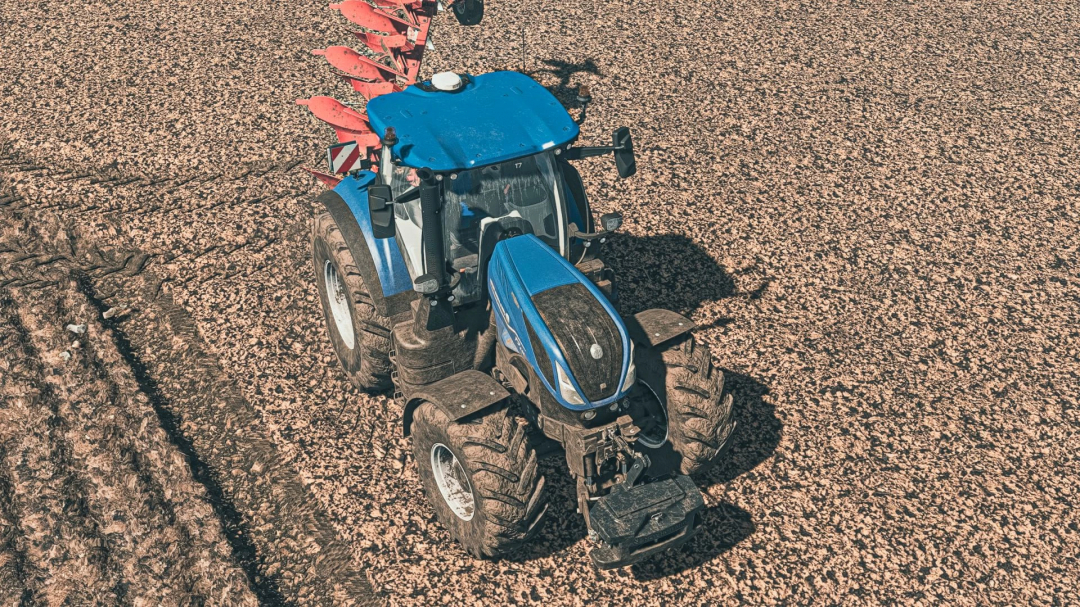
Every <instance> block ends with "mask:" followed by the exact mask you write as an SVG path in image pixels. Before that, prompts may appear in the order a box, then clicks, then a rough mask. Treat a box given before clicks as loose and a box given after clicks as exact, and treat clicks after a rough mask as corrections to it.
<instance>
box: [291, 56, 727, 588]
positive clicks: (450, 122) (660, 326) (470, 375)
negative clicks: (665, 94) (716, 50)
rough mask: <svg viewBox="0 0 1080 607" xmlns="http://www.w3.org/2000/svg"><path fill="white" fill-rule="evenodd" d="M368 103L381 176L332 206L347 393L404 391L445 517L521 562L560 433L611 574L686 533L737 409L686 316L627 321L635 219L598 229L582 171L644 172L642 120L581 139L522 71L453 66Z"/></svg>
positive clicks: (337, 328)
mask: <svg viewBox="0 0 1080 607" xmlns="http://www.w3.org/2000/svg"><path fill="white" fill-rule="evenodd" d="M367 113H368V117H369V120H370V122H371V125H372V127H373V130H374V132H376V133H378V134H379V137H380V138H381V144H382V145H381V149H380V151H379V152H378V155H377V163H375V164H377V169H376V170H367V169H364V170H358V171H353V172H351V173H349V174H348V175H347V176H346V177H345V178H344V179H342V180H341V181H340V183H338V185H337V186H336V187H334V189H333V190H331V191H328V192H326V193H324V194H323V195H322V196H320V197H319V199H318V203H319V204H318V205H317V206H316V214H315V217H314V228H313V235H312V243H313V258H314V264H315V273H316V277H317V282H318V287H319V294H320V297H321V300H322V306H323V310H324V313H325V316H326V321H327V326H328V329H329V333H330V338H331V340H332V342H333V346H334V349H335V351H336V352H337V355H338V358H339V359H340V360H341V364H342V366H343V367H344V369H345V372H346V373H347V374H348V376H349V378H350V379H351V381H352V382H353V383H355V384H356V385H357V386H359V387H360V388H362V389H364V390H368V391H373V392H375V391H383V390H389V389H393V390H394V391H395V394H397V395H400V396H401V398H402V400H403V401H404V409H403V417H402V423H403V431H404V433H405V434H406V435H410V436H411V437H412V444H413V450H414V455H415V459H416V464H417V468H418V472H419V476H420V478H421V479H422V482H423V486H424V489H425V491H426V493H427V497H428V500H429V501H430V503H431V506H432V507H433V508H434V510H435V512H436V514H437V516H438V518H439V520H440V521H441V522H442V524H443V525H444V526H445V527H446V528H447V529H448V530H449V532H450V533H451V535H453V536H454V537H455V538H456V539H457V540H458V541H459V542H460V543H461V544H462V546H464V547H465V549H466V550H467V551H468V552H469V553H471V554H473V555H475V556H477V557H482V556H486V557H498V556H500V555H505V554H507V553H509V552H511V551H513V550H514V549H515V547H518V546H520V545H521V543H522V542H524V541H526V540H528V539H529V538H530V537H532V536H533V534H535V533H536V532H537V531H538V529H539V528H540V523H541V521H542V520H543V517H544V514H545V512H546V511H547V504H548V502H547V498H546V496H545V491H544V478H543V476H542V474H541V473H540V472H539V470H538V468H537V446H538V444H539V445H541V446H542V444H547V445H553V444H554V443H557V444H558V445H561V448H562V450H563V452H564V453H565V456H566V463H567V465H568V467H569V471H570V473H571V475H572V477H573V478H574V480H575V481H576V484H577V501H578V504H577V508H578V510H579V512H580V513H581V514H582V515H583V516H584V518H585V522H586V525H587V528H588V539H589V541H590V542H591V544H592V549H591V551H590V554H591V557H592V560H593V561H594V563H595V564H596V565H597V566H599V567H603V568H610V567H620V566H624V565H627V564H630V563H632V562H635V561H637V560H639V559H641V558H644V557H646V556H649V555H651V554H654V553H656V552H659V551H661V550H665V549H668V548H671V547H674V546H677V545H680V544H682V543H683V542H685V541H687V540H688V539H689V538H690V537H691V536H693V534H694V533H695V531H696V529H697V527H698V525H699V523H700V520H701V516H702V510H703V507H704V504H703V500H702V497H701V494H700V492H699V490H698V489H697V487H696V486H695V484H694V483H693V482H692V481H691V480H690V478H689V477H688V476H687V475H689V474H692V473H695V472H699V471H701V470H702V469H704V468H706V467H708V466H710V465H712V464H714V463H715V462H716V461H717V460H718V459H720V458H721V457H722V455H723V454H724V452H725V449H726V447H727V446H728V445H729V444H730V442H731V436H732V434H733V431H734V428H735V423H734V421H733V419H732V415H731V411H732V401H731V396H730V395H723V396H722V391H723V375H722V373H720V372H719V371H718V370H716V369H715V368H714V367H713V363H712V360H711V357H710V354H709V351H708V349H707V348H706V347H705V346H704V345H701V344H698V343H696V342H695V341H694V338H693V337H692V336H691V334H690V331H691V329H692V328H693V327H694V325H693V323H692V322H691V321H690V320H688V319H687V318H684V317H683V316H680V315H679V314H676V313H674V312H670V311H666V310H647V311H644V312H640V313H638V314H634V315H632V316H626V317H623V316H621V315H620V314H619V312H618V308H617V289H616V287H615V284H614V282H613V279H614V273H613V272H612V271H611V269H610V268H608V267H607V266H606V265H605V263H604V261H603V258H602V256H601V253H602V249H603V246H604V244H605V243H606V242H607V241H608V240H609V239H610V238H612V234H613V232H614V231H615V230H617V229H618V228H619V226H620V225H621V223H622V218H621V216H620V215H619V214H617V213H610V214H607V215H604V216H603V217H601V218H600V226H599V227H597V226H595V225H594V220H593V216H592V213H591V211H590V209H589V203H588V200H587V199H586V196H585V188H584V186H583V184H582V180H581V177H580V175H579V173H578V171H577V170H576V169H575V168H574V161H577V160H579V159H583V158H588V157H592V156H599V155H607V154H612V155H614V158H615V163H616V166H617V168H618V172H619V175H620V176H621V177H629V176H631V175H632V174H633V173H634V172H635V169H636V167H635V161H634V151H633V145H632V141H631V137H630V131H629V129H626V128H621V129H618V130H617V131H615V134H614V141H613V143H612V145H610V146H596V147H585V146H576V145H575V142H576V140H577V137H578V123H577V122H576V121H575V120H574V119H573V118H572V117H571V116H570V115H569V114H568V113H567V111H566V110H565V109H564V108H563V106H562V105H561V104H560V103H559V101H558V100H556V98H555V97H554V96H552V95H551V94H550V93H549V92H548V91H547V90H546V89H544V88H543V87H542V86H540V85H539V84H538V83H537V82H535V81H534V80H532V79H531V78H529V77H528V76H525V75H523V74H519V73H516V72H496V73H490V74H485V75H480V76H470V75H457V74H453V73H448V72H444V73H441V74H436V75H435V76H434V77H432V79H431V80H429V81H426V82H421V83H419V84H417V85H415V86H411V87H408V88H407V89H405V90H404V91H401V92H396V93H391V94H386V95H381V96H378V97H376V98H374V99H372V100H371V101H370V102H369V103H368V106H367ZM368 166H369V168H370V166H372V165H370V164H369V165H368Z"/></svg>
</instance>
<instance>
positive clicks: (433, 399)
mask: <svg viewBox="0 0 1080 607" xmlns="http://www.w3.org/2000/svg"><path fill="white" fill-rule="evenodd" d="M509 397H510V393H509V392H507V391H506V388H504V387H503V386H502V384H500V383H499V382H497V381H495V378H493V377H491V376H490V375H488V374H486V373H482V372H480V371H475V370H469V371H462V372H461V373H455V374H454V375H451V376H450V377H447V378H446V379H440V380H439V381H437V382H434V383H431V384H428V385H426V386H421V387H420V388H419V389H417V390H414V391H413V392H412V393H411V394H409V400H408V402H406V403H405V413H404V415H402V421H403V423H404V428H403V430H404V432H405V436H409V434H411V433H412V420H413V412H414V411H416V408H417V407H419V406H420V404H421V403H424V402H429V403H431V404H433V405H435V406H436V407H438V408H439V409H440V410H442V412H443V413H445V414H446V417H448V418H450V421H454V422H456V421H458V420H460V419H464V418H466V417H468V416H470V415H472V414H474V413H479V412H480V411H483V410H484V409H487V408H488V407H492V406H494V405H497V404H499V403H501V402H502V401H504V400H505V399H507V398H509Z"/></svg>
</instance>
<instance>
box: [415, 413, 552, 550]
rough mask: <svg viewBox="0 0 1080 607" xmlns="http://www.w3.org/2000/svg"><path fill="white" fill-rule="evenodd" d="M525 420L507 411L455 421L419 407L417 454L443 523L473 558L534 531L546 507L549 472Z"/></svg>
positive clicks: (427, 490)
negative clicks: (540, 465) (545, 472)
mask: <svg viewBox="0 0 1080 607" xmlns="http://www.w3.org/2000/svg"><path fill="white" fill-rule="evenodd" d="M526 431H527V424H526V423H525V420H523V419H521V418H519V417H516V416H514V415H512V414H511V413H510V412H509V411H507V410H505V409H497V410H494V411H490V412H488V413H486V414H484V415H482V416H480V417H477V418H474V419H471V420H469V421H466V422H452V421H450V420H449V419H448V418H447V416H446V414H445V413H443V412H442V411H441V410H440V409H439V408H438V407H436V406H435V405H434V404H432V403H427V402H425V403H422V404H421V405H420V406H419V407H417V409H416V412H415V413H414V416H413V422H412V441H413V455H414V457H415V458H416V466H417V469H418V471H419V474H420V479H421V482H422V483H423V485H424V492H425V493H426V494H427V498H428V501H429V502H430V503H431V505H432V507H433V508H434V509H435V514H436V516H438V518H439V521H440V522H441V523H442V524H443V526H445V527H446V528H447V530H449V531H450V534H451V535H452V536H454V538H455V539H456V540H458V541H459V542H461V545H462V546H464V548H465V550H467V551H468V552H469V554H472V555H473V556H476V557H481V556H487V557H497V556H500V555H504V554H506V553H507V552H509V551H511V550H513V549H514V548H516V547H518V546H519V545H520V544H521V543H522V542H524V541H525V540H527V539H529V538H530V537H532V535H533V534H535V533H536V530H537V529H538V528H539V524H540V521H541V519H542V518H543V516H544V513H545V512H546V510H547V500H546V496H545V495H544V477H543V475H542V474H540V471H539V468H538V467H537V463H536V452H535V451H534V450H533V448H532V447H531V446H530V445H529V441H528V440H527V438H526Z"/></svg>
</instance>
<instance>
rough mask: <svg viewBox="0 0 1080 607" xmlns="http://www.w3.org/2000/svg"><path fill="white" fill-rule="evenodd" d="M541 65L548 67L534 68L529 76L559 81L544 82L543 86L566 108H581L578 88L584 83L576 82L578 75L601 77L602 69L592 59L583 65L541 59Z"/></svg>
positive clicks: (582, 63)
mask: <svg viewBox="0 0 1080 607" xmlns="http://www.w3.org/2000/svg"><path fill="white" fill-rule="evenodd" d="M540 63H542V64H544V65H545V66H547V67H541V68H533V69H531V70H529V71H528V75H529V76H532V77H533V78H537V79H538V80H544V81H547V80H548V79H547V78H545V77H544V76H545V75H550V76H554V77H555V78H557V79H558V81H557V82H556V83H555V84H547V82H543V83H542V84H543V86H544V88H546V89H547V90H548V92H550V93H551V94H552V95H555V98H556V99H558V100H559V102H560V103H562V104H563V107H565V108H578V107H581V103H580V102H578V100H577V94H578V86H579V85H580V84H584V83H582V82H575V81H574V80H575V79H574V76H576V75H578V74H593V75H595V76H599V75H600V67H599V66H597V65H596V62H595V61H593V60H592V59H586V60H585V61H583V62H581V63H571V62H569V61H560V60H558V59H541V60H540Z"/></svg>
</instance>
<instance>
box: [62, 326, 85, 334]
mask: <svg viewBox="0 0 1080 607" xmlns="http://www.w3.org/2000/svg"><path fill="white" fill-rule="evenodd" d="M64 328H65V329H67V330H68V331H71V332H72V333H74V334H76V335H82V334H83V333H86V325H68V326H66V327H64Z"/></svg>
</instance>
